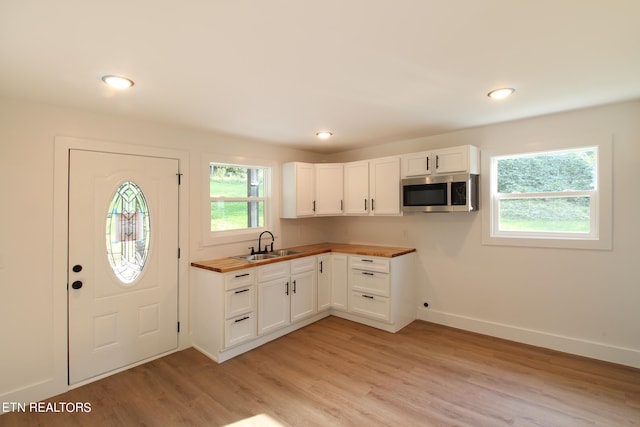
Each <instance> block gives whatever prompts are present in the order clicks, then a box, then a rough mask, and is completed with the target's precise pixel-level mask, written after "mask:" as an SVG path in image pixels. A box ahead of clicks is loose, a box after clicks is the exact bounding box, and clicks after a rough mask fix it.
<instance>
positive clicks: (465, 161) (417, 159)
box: [402, 145, 480, 178]
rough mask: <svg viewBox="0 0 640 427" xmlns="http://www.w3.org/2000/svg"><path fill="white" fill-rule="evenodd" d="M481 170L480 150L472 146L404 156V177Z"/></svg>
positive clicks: (475, 172) (473, 172)
mask: <svg viewBox="0 0 640 427" xmlns="http://www.w3.org/2000/svg"><path fill="white" fill-rule="evenodd" d="M479 170H480V157H479V152H478V148H477V147H474V146H472V145H461V146H459V147H451V148H443V149H440V150H433V151H422V152H419V153H410V154H405V155H403V156H402V177H403V178H408V177H412V176H421V175H431V174H452V173H472V174H477V173H479Z"/></svg>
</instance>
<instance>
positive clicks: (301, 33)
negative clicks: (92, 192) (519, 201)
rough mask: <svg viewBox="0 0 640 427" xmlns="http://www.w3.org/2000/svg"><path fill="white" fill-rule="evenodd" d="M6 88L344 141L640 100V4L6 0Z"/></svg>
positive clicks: (2, 80) (314, 142) (252, 133)
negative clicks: (112, 77)
mask: <svg viewBox="0 0 640 427" xmlns="http://www.w3.org/2000/svg"><path fill="white" fill-rule="evenodd" d="M104 74H122V75H125V76H128V77H130V78H132V79H133V80H135V82H136V84H135V86H134V87H133V88H132V89H130V90H129V91H127V92H117V93H115V92H112V91H110V90H109V89H108V88H107V87H106V86H105V85H104V84H103V83H102V82H101V81H100V77H101V76H102V75H104ZM502 86H510V87H514V88H515V89H516V93H515V94H514V95H513V96H512V97H511V98H509V99H507V100H503V101H499V102H496V101H492V100H490V99H489V98H487V96H486V93H487V92H488V91H489V90H490V89H492V88H496V87H502ZM0 94H1V95H5V96H9V97H18V98H22V99H28V100H35V101H39V102H46V103H53V104H56V105H62V106H70V107H76V108H82V109H85V110H90V111H97V112H105V113H113V114H122V115H127V116H131V117H136V118H142V119H150V120H157V121H162V122H165V123H175V124H179V125H185V126H189V127H194V128H198V129H207V130H213V131H217V132H223V133H229V134H235V135H240V136H245V137H251V138H258V139H261V140H267V141H270V142H273V143H278V144H286V145H289V146H293V147H298V148H302V149H307V150H314V151H318V152H336V151H343V150H346V149H349V148H355V147H359V146H362V145H365V144H376V143H382V142H389V141H394V140H398V139H406V138H414V137H420V136H428V135H433V134H438V133H443V132H447V131H451V130H455V129H460V128H465V127H470V126H477V125H483V124H489V123H496V122H502V121H507V120H512V119H517V118H523V117H531V116H536V115H541V114H547V113H553V112H558V111H563V110H569V109H576V108H582V107H588V106H593V105H599V104H604V103H610V102H616V101H621V100H627V99H634V98H640V1H638V0H607V1H604V0H448V1H447V0H439V1H437V0H322V1H314V0H262V1H261V0H208V1H205V0H200V1H196V0H187V1H183V2H177V1H170V0H153V1H150V0H136V1H132V0H112V1H96V0H57V1H45V0H1V1H0ZM325 129H326V130H331V131H332V132H334V134H335V136H334V137H333V138H332V139H330V140H328V141H320V140H318V139H317V138H316V137H315V132H317V131H318V130H325Z"/></svg>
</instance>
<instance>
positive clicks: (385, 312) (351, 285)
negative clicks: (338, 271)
mask: <svg viewBox="0 0 640 427" xmlns="http://www.w3.org/2000/svg"><path fill="white" fill-rule="evenodd" d="M414 259H415V252H412V253H409V254H405V255H402V256H398V257H393V258H382V257H369V256H360V255H349V267H348V289H349V290H348V293H349V308H348V315H343V317H346V318H348V319H350V320H355V321H359V322H361V323H364V324H367V325H370V326H374V327H378V328H381V329H384V330H387V331H389V332H396V331H398V330H400V329H402V328H403V327H405V326H406V325H408V324H409V323H411V322H412V321H413V320H415V319H416V310H417V306H416V304H415V296H414V295H415V291H414V289H415V283H414V282H415V274H414V262H415V260H414ZM336 315H338V316H340V314H336ZM356 316H357V317H356Z"/></svg>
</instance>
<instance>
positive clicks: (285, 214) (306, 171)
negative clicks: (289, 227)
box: [280, 162, 315, 218]
mask: <svg viewBox="0 0 640 427" xmlns="http://www.w3.org/2000/svg"><path fill="white" fill-rule="evenodd" d="M314 176H315V168H314V165H313V164H311V163H300V162H294V163H285V164H284V165H282V208H281V212H280V216H281V217H282V218H297V217H302V216H313V214H314V211H313V201H314V199H315V195H314V193H315V185H314Z"/></svg>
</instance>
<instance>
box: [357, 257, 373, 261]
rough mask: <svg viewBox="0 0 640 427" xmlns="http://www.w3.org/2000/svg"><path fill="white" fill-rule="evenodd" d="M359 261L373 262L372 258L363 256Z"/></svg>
mask: <svg viewBox="0 0 640 427" xmlns="http://www.w3.org/2000/svg"><path fill="white" fill-rule="evenodd" d="M360 261H362V262H373V260H372V259H364V258H363V259H361V260H360Z"/></svg>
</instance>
